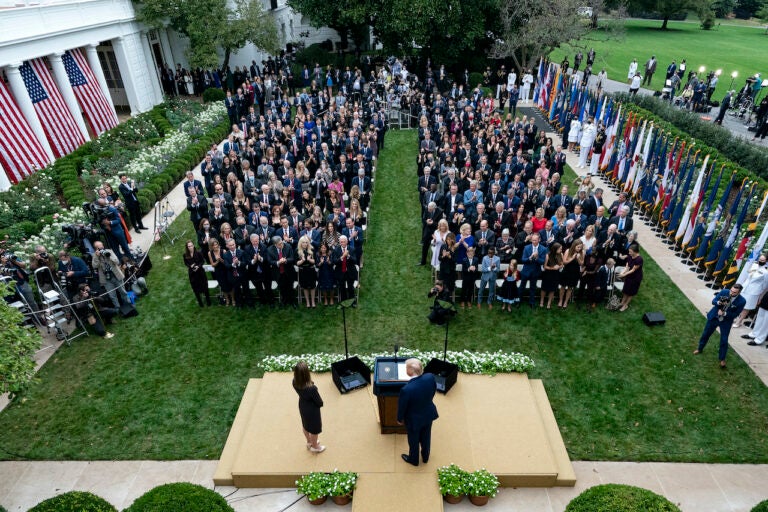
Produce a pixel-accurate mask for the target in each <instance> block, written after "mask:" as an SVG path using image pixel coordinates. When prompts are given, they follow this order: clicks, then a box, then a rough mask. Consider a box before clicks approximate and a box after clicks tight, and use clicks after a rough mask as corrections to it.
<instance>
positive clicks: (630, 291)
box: [618, 244, 643, 311]
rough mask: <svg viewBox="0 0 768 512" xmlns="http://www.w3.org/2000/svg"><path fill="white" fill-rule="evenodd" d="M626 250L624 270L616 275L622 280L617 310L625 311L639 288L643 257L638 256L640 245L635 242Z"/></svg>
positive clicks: (641, 279) (641, 277)
mask: <svg viewBox="0 0 768 512" xmlns="http://www.w3.org/2000/svg"><path fill="white" fill-rule="evenodd" d="M627 252H628V255H627V266H626V267H625V268H624V272H622V273H621V274H619V275H618V277H619V278H621V279H623V280H624V289H623V290H622V291H621V293H622V297H621V307H619V311H626V310H627V308H629V303H630V302H632V299H633V298H635V295H637V292H638V291H639V290H640V283H641V282H642V281H643V257H642V256H640V247H639V246H638V245H637V244H632V245H630V246H629V249H628V251H627Z"/></svg>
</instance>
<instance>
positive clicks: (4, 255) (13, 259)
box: [0, 249, 39, 311]
mask: <svg viewBox="0 0 768 512" xmlns="http://www.w3.org/2000/svg"><path fill="white" fill-rule="evenodd" d="M26 266H27V265H26V263H24V262H23V261H20V260H19V258H18V257H17V256H16V255H15V254H12V253H10V252H8V251H6V250H5V249H0V275H3V276H9V277H11V278H12V279H13V280H14V281H15V282H16V294H17V295H19V296H20V297H22V298H23V299H24V301H25V302H26V303H27V304H28V305H29V307H30V308H31V309H32V311H38V309H39V307H38V305H37V301H36V300H35V294H34V293H33V292H32V287H31V286H29V273H28V272H27V271H26V270H25V269H26Z"/></svg>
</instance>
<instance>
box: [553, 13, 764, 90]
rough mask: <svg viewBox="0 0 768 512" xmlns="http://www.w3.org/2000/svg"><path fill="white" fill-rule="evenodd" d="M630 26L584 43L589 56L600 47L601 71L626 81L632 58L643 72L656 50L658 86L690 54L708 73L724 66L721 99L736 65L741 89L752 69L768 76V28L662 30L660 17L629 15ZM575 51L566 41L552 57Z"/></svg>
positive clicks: (691, 62) (677, 25)
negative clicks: (617, 36) (621, 34)
mask: <svg viewBox="0 0 768 512" xmlns="http://www.w3.org/2000/svg"><path fill="white" fill-rule="evenodd" d="M718 21H720V20H718ZM723 23H726V22H723ZM625 27H626V33H625V39H624V40H623V41H615V40H612V41H606V40H605V37H604V35H601V34H600V33H599V32H598V33H596V34H595V35H594V37H595V38H596V39H598V40H597V41H589V40H587V41H582V42H581V43H580V44H581V45H583V47H586V50H583V53H584V56H585V58H586V54H587V52H588V51H589V48H590V47H594V48H595V52H596V58H595V65H594V66H593V72H594V73H595V74H597V73H598V72H599V71H600V69H602V68H603V67H605V68H606V71H607V72H608V78H610V79H612V80H618V81H623V82H626V81H627V70H628V69H629V63H630V62H632V59H637V62H638V64H639V70H640V73H641V74H642V73H643V66H644V64H645V61H647V60H648V59H649V58H650V57H651V55H656V59H657V60H658V61H659V63H658V65H657V68H656V73H655V74H654V75H653V82H652V84H651V85H652V86H653V88H655V89H661V87H662V86H663V83H664V77H665V73H666V69H667V66H668V65H669V64H670V63H671V62H672V60H673V59H674V60H675V61H676V62H677V63H678V64H679V63H680V61H681V60H682V59H686V61H687V63H688V70H694V71H698V69H699V67H700V66H704V67H705V68H706V73H709V71H710V70H717V69H722V74H721V75H720V81H719V82H718V86H717V89H716V91H715V98H716V99H718V100H719V99H720V96H724V95H725V91H726V90H727V89H728V86H729V84H730V82H731V73H732V72H733V71H736V72H738V77H737V78H736V79H735V80H734V82H733V87H734V88H735V89H737V90H738V89H739V88H740V87H741V86H743V85H744V80H745V79H746V78H747V77H748V76H750V75H754V74H755V73H758V72H759V73H761V75H762V77H763V78H767V77H768V61H766V59H765V56H764V50H763V49H764V48H765V45H766V44H767V43H768V35H766V32H765V30H764V29H763V30H761V29H759V28H756V27H752V26H729V25H721V26H716V27H715V28H714V29H712V30H702V29H701V28H699V25H698V24H697V23H689V22H674V21H670V22H669V29H668V30H659V27H661V21H658V20H628V21H626V24H625ZM575 53H576V50H575V49H574V48H573V47H571V46H564V47H563V48H561V49H558V50H555V51H554V52H552V54H551V58H552V59H553V60H554V61H555V62H558V63H559V62H561V61H562V60H563V56H564V55H568V60H569V61H570V62H571V64H573V56H574V55H575ZM582 69H583V65H582ZM686 76H687V72H686Z"/></svg>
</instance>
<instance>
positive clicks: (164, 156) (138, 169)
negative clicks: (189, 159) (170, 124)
mask: <svg viewBox="0 0 768 512" xmlns="http://www.w3.org/2000/svg"><path fill="white" fill-rule="evenodd" d="M191 143H192V137H190V136H189V134H187V133H184V132H173V133H171V134H169V135H167V136H166V137H165V139H163V140H162V141H161V142H160V143H159V144H157V145H155V146H152V147H149V148H146V149H144V150H142V151H141V152H140V153H139V154H138V155H137V156H136V158H134V159H133V160H131V161H130V162H128V165H126V166H125V169H124V171H125V173H126V174H127V175H128V177H129V178H130V179H134V180H136V182H137V183H140V182H143V181H147V180H148V179H149V178H150V177H152V176H154V175H155V174H159V173H161V172H163V170H165V166H166V165H168V162H170V161H171V160H172V159H173V158H174V157H175V156H176V155H178V154H180V153H181V152H182V151H184V150H185V149H186V148H187V146H188V145H189V144H191Z"/></svg>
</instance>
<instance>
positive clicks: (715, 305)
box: [625, 283, 747, 369]
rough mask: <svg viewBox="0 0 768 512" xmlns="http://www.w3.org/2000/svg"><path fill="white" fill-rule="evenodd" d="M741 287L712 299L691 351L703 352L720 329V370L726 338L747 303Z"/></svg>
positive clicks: (721, 293)
mask: <svg viewBox="0 0 768 512" xmlns="http://www.w3.org/2000/svg"><path fill="white" fill-rule="evenodd" d="M625 286H626V285H625ZM741 289H742V286H741V285H740V284H738V283H736V284H734V285H733V286H731V288H730V289H729V290H721V291H720V292H719V293H718V294H716V295H715V298H714V299H712V309H710V310H709V313H707V323H706V324H705V325H704V332H702V333H701V338H699V346H698V347H697V348H696V350H694V351H693V355H695V356H697V355H699V354H701V353H702V352H703V351H704V347H706V346H707V343H708V342H709V338H710V336H712V335H713V334H714V333H715V330H717V329H718V328H719V329H720V350H719V352H718V359H719V360H720V368H723V369H724V368H725V356H726V355H727V354H728V336H729V335H730V334H731V327H732V325H733V320H734V319H735V318H736V317H738V316H739V315H740V314H741V312H742V310H744V305H745V304H746V303H747V301H746V300H745V299H744V297H742V296H741Z"/></svg>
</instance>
